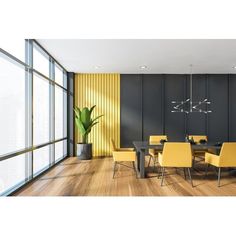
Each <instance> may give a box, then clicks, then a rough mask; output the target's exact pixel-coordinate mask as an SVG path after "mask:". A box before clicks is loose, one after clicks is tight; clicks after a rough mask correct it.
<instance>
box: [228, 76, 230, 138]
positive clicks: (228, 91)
mask: <svg viewBox="0 0 236 236" xmlns="http://www.w3.org/2000/svg"><path fill="white" fill-rule="evenodd" d="M230 81H231V76H230V74H228V141H230V140H231V132H230V122H231V119H230V115H231V114H230V109H231V103H230V101H231V99H230V96H231V93H230Z"/></svg>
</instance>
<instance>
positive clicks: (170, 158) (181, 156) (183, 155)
mask: <svg viewBox="0 0 236 236" xmlns="http://www.w3.org/2000/svg"><path fill="white" fill-rule="evenodd" d="M158 162H159V164H160V166H161V168H162V180H161V186H163V181H164V172H165V168H166V167H175V168H184V176H185V178H186V174H185V168H187V170H188V174H189V179H190V182H191V185H192V187H193V182H192V177H191V171H190V168H191V167H192V149H191V145H190V143H183V142H182V143H177V142H176V143H172V142H168V143H165V144H164V148H163V153H162V154H161V153H159V154H158Z"/></svg>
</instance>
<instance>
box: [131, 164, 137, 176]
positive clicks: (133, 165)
mask: <svg viewBox="0 0 236 236" xmlns="http://www.w3.org/2000/svg"><path fill="white" fill-rule="evenodd" d="M132 163H133V168H134V172H135V175H136V178H138V176H137V170H136V167H135V162H134V161H133V162H132Z"/></svg>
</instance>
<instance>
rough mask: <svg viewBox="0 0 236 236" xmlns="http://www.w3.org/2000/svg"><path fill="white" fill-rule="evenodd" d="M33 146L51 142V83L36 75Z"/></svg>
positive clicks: (34, 82)
mask: <svg viewBox="0 0 236 236" xmlns="http://www.w3.org/2000/svg"><path fill="white" fill-rule="evenodd" d="M33 84H34V85H33V94H34V99H33V123H34V127H33V134H34V135H33V136H34V137H33V144H34V145H37V144H42V143H47V142H49V82H48V81H47V80H46V79H43V78H41V77H39V76H36V75H34V81H33Z"/></svg>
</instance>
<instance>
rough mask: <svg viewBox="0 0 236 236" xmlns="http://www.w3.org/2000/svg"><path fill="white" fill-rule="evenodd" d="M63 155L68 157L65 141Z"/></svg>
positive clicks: (65, 141)
mask: <svg viewBox="0 0 236 236" xmlns="http://www.w3.org/2000/svg"><path fill="white" fill-rule="evenodd" d="M63 154H64V157H66V156H67V140H64V141H63Z"/></svg>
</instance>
